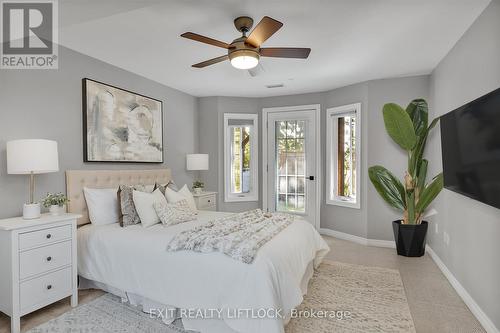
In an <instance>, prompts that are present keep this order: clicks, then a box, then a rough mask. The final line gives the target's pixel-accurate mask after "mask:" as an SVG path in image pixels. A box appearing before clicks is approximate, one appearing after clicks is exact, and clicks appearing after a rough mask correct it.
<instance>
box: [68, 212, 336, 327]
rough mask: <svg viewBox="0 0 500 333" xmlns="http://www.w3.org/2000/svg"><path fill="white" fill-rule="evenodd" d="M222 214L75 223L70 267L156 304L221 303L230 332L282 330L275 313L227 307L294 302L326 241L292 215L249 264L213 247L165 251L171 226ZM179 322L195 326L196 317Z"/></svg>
mask: <svg viewBox="0 0 500 333" xmlns="http://www.w3.org/2000/svg"><path fill="white" fill-rule="evenodd" d="M227 214H228V213H220V212H206V211H200V213H199V215H198V220H197V221H193V222H187V223H182V224H179V225H175V226H170V227H164V226H163V225H161V224H157V225H155V226H152V227H149V228H143V227H142V226H141V225H136V226H129V227H126V228H122V227H120V226H119V225H118V224H111V225H103V226H95V225H90V224H89V225H86V226H83V227H81V228H79V229H78V274H79V275H80V276H82V277H84V278H86V279H89V280H92V281H96V282H99V283H104V284H106V285H108V286H111V287H114V288H117V289H119V290H122V291H125V292H127V293H133V294H136V295H140V296H142V297H144V298H147V299H149V300H152V301H155V302H158V303H160V304H165V305H170V306H173V307H177V308H181V309H219V311H220V310H221V309H222V310H223V311H221V313H222V316H223V317H224V318H223V320H224V322H225V324H226V325H227V326H229V327H230V328H231V329H233V330H234V331H236V332H241V333H254V332H266V333H274V332H276V333H278V332H284V323H285V321H284V320H283V319H282V318H280V317H275V316H272V317H271V318H266V319H259V318H247V317H246V315H242V314H245V313H248V312H241V311H240V313H239V315H235V314H236V312H235V311H236V310H237V309H240V310H242V309H254V310H255V312H254V314H255V313H257V312H256V311H257V310H258V309H281V311H282V313H283V314H286V313H289V312H290V310H291V309H293V308H294V307H296V306H297V305H299V304H300V303H301V302H302V299H303V291H304V283H305V282H307V279H308V278H309V277H310V274H307V271H308V268H309V269H310V267H311V265H314V267H317V266H318V265H319V263H320V262H321V260H322V259H323V257H324V256H325V254H326V253H327V252H328V251H329V248H328V245H327V244H326V243H325V241H324V240H323V239H322V238H321V236H320V235H319V234H318V232H317V231H316V230H315V229H314V228H313V226H312V225H311V224H310V223H308V222H306V221H304V220H298V221H296V222H293V223H292V224H291V225H290V226H288V227H287V228H286V229H284V230H283V231H282V232H280V233H279V234H278V235H276V236H275V237H274V238H273V239H272V240H270V241H269V242H268V243H266V244H265V245H264V246H263V247H262V248H260V250H259V252H258V254H257V256H256V258H255V260H254V262H253V263H252V264H245V263H242V262H240V261H237V260H235V259H232V258H230V257H228V256H226V255H224V254H222V253H219V252H214V253H196V252H191V251H180V252H167V251H166V247H167V244H168V243H169V241H170V240H171V239H172V238H173V237H174V236H175V235H176V234H177V233H179V232H181V231H183V230H187V229H190V228H192V227H194V226H197V225H200V224H202V223H204V222H207V221H209V220H211V219H214V218H218V217H223V216H225V215H227ZM304 279H305V281H304ZM227 314H232V315H229V316H228V315H227ZM185 325H186V324H185ZM187 326H188V327H186V328H188V329H199V328H200V325H199V322H198V323H197V324H196V325H193V326H192V327H189V325H187ZM202 331H203V330H202Z"/></svg>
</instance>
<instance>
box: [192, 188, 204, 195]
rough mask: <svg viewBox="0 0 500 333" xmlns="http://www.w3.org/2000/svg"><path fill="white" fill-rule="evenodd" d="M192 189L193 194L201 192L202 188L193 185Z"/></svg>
mask: <svg viewBox="0 0 500 333" xmlns="http://www.w3.org/2000/svg"><path fill="white" fill-rule="evenodd" d="M193 191H194V193H195V194H201V192H203V188H201V187H195V188H193Z"/></svg>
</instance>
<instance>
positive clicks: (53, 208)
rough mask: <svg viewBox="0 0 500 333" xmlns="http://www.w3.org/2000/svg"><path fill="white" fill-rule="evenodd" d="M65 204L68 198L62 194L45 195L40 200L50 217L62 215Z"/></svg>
mask: <svg viewBox="0 0 500 333" xmlns="http://www.w3.org/2000/svg"><path fill="white" fill-rule="evenodd" d="M67 202H69V200H68V198H67V197H66V196H65V195H64V194H62V193H55V194H53V193H47V195H46V196H45V198H44V199H43V200H42V204H43V206H44V207H46V208H49V212H50V214H52V215H59V214H62V213H64V211H65V205H66V203H67Z"/></svg>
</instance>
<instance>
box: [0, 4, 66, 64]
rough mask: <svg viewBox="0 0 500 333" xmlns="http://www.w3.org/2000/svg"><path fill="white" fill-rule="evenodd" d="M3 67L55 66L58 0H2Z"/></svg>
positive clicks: (56, 60) (56, 56)
mask: <svg viewBox="0 0 500 333" xmlns="http://www.w3.org/2000/svg"><path fill="white" fill-rule="evenodd" d="M0 5H1V6H0V7H1V15H0V17H1V20H2V24H1V29H2V31H1V34H0V36H1V39H2V40H1V42H2V52H1V62H0V68H2V69H57V67H58V44H57V43H58V40H57V39H58V31H57V28H58V27H57V17H58V16H57V15H58V13H57V0H43V1H42V0H31V1H25V0H18V1H12V0H3V1H1V2H0Z"/></svg>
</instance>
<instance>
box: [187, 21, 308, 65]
mask: <svg viewBox="0 0 500 333" xmlns="http://www.w3.org/2000/svg"><path fill="white" fill-rule="evenodd" d="M252 25H253V19H252V18H251V17H248V16H240V17H238V18H236V19H235V20H234V26H235V27H236V29H237V30H238V31H239V32H241V33H242V36H241V37H239V38H236V39H235V40H233V41H232V42H231V44H227V43H224V42H221V41H218V40H216V39H213V38H210V37H205V36H202V35H198V34H195V33H193V32H185V33H183V34H182V35H181V37H184V38H188V39H192V40H195V41H197V42H201V43H205V44H210V45H213V46H217V47H221V48H223V49H227V54H226V55H223V56H220V57H217V58H213V59H210V60H206V61H203V62H200V63H197V64H194V65H193V67H195V68H203V67H207V66H210V65H213V64H216V63H219V62H221V61H225V60H228V59H229V61H230V62H231V65H233V67H235V68H238V69H250V68H254V67H255V66H257V64H258V63H259V59H260V57H274V58H298V59H306V58H307V57H308V56H309V53H310V52H311V49H309V48H297V47H260V46H261V45H262V43H264V42H265V41H266V40H267V39H268V38H269V37H271V36H272V35H274V34H275V33H276V31H278V30H279V29H280V28H281V27H282V26H283V23H281V22H279V21H276V20H275V19H272V18H270V17H268V16H264V18H263V19H262V20H261V21H260V22H259V24H257V26H256V27H255V29H253V31H252V32H251V33H250V35H248V37H247V35H246V34H247V33H248V32H249V31H250V29H251V28H252Z"/></svg>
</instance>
